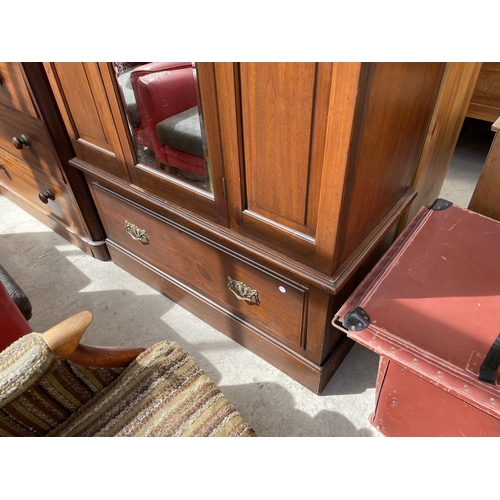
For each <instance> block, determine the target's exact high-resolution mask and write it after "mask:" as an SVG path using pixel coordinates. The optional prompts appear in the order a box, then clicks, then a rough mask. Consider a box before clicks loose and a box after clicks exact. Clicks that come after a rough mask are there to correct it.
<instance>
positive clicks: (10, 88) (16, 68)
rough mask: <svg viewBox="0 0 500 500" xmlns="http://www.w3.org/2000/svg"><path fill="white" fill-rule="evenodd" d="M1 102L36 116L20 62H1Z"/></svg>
mask: <svg viewBox="0 0 500 500" xmlns="http://www.w3.org/2000/svg"><path fill="white" fill-rule="evenodd" d="M0 103H2V104H5V105H6V106H10V107H11V108H14V109H17V110H19V111H21V112H23V113H27V114H28V115H30V116H32V117H33V118H36V111H35V107H34V106H33V102H32V100H31V96H30V93H29V90H28V87H27V86H26V83H25V82H24V78H23V74H22V70H21V64H20V63H17V62H0Z"/></svg>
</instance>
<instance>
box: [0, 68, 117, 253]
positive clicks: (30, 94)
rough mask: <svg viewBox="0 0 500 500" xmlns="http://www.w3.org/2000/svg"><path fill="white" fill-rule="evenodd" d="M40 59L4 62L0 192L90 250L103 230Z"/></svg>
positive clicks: (100, 249) (0, 71)
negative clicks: (72, 162) (73, 163)
mask: <svg viewBox="0 0 500 500" xmlns="http://www.w3.org/2000/svg"><path fill="white" fill-rule="evenodd" d="M73 156H74V154H73V151H72V148H71V144H70V142H69V140H68V139H67V135H66V133H65V130H64V127H63V126H62V125H61V122H60V117H59V114H58V111H57V108H56V107H55V106H54V101H53V96H52V94H51V92H50V88H49V87H48V85H47V83H46V78H45V76H44V72H43V71H42V67H41V66H40V64H39V63H18V62H1V63H0V192H1V193H2V194H3V195H4V196H6V197H8V198H9V199H11V200H12V201H14V202H15V203H16V204H17V205H19V206H20V207H21V208H23V209H24V210H26V211H27V212H29V213H30V214H31V215H33V216H34V217H36V218H37V219H38V220H40V221H41V222H43V223H44V224H46V225H47V226H48V227H50V228H51V229H53V230H54V231H56V232H57V233H58V234H60V235H62V236H63V237H65V238H66V239H67V240H69V241H70V242H71V243H73V244H75V245H76V246H78V247H79V248H81V249H82V250H84V251H85V252H86V253H88V254H89V255H92V256H94V257H96V258H99V259H101V260H107V259H109V253H108V251H107V248H106V245H105V242H104V233H103V230H102V228H101V225H100V222H99V219H98V217H97V214H96V211H95V208H94V204H93V202H92V199H91V197H90V196H89V192H88V188H87V185H86V183H85V182H84V180H83V177H82V175H81V173H80V172H78V171H77V170H75V169H73V168H72V167H70V166H69V164H68V161H69V159H70V158H72V157H73Z"/></svg>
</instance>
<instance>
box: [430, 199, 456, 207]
mask: <svg viewBox="0 0 500 500" xmlns="http://www.w3.org/2000/svg"><path fill="white" fill-rule="evenodd" d="M452 205H453V203H452V202H451V201H448V200H443V198H438V199H437V200H436V201H435V202H434V203H433V204H432V205H431V206H430V207H429V210H446V209H447V208H450V207H451V206H452Z"/></svg>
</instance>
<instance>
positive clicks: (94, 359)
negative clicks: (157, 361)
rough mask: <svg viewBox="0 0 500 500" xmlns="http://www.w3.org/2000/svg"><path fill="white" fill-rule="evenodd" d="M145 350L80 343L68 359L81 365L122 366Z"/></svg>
mask: <svg viewBox="0 0 500 500" xmlns="http://www.w3.org/2000/svg"><path fill="white" fill-rule="evenodd" d="M145 350H146V349H145V348H142V347H94V346H90V345H84V344H79V345H78V347H77V348H76V351H75V352H74V353H73V354H71V356H68V358H67V359H69V360H70V361H73V363H76V364H78V365H81V366H87V367H89V366H92V367H98V368H121V367H125V366H128V365H129V364H130V363H131V362H132V361H133V360H134V359H135V358H137V356H139V354H141V352H144V351H145Z"/></svg>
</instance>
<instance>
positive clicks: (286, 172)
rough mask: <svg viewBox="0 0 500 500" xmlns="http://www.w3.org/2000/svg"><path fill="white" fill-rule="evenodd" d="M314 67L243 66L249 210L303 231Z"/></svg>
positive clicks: (242, 87) (305, 212)
mask: <svg viewBox="0 0 500 500" xmlns="http://www.w3.org/2000/svg"><path fill="white" fill-rule="evenodd" d="M315 66H316V65H315V64H314V63H297V64H294V65H290V64H283V63H281V64H267V63H266V64H264V65H262V64H259V65H257V64H248V63H247V64H241V65H240V74H241V94H242V119H243V144H244V155H245V178H246V187H247V209H248V210H249V211H252V212H255V213H257V214H260V215H262V216H264V217H267V218H269V219H271V220H275V221H276V222H282V223H284V224H285V225H293V226H302V227H301V229H302V231H304V232H311V231H310V228H308V227H307V208H308V207H307V202H308V199H307V196H306V194H307V193H306V191H307V187H308V176H309V173H310V165H309V154H310V149H311V129H312V112H313V100H314V80H315ZM277 193H285V196H276V194H277Z"/></svg>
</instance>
